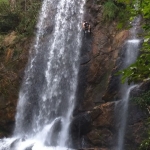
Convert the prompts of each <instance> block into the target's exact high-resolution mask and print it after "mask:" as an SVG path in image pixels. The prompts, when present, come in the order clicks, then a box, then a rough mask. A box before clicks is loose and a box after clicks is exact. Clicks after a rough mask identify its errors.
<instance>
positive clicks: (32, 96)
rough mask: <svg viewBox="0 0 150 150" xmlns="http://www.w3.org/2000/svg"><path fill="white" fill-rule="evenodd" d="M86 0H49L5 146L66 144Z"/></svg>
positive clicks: (35, 149)
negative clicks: (11, 129) (12, 126)
mask: <svg viewBox="0 0 150 150" xmlns="http://www.w3.org/2000/svg"><path fill="white" fill-rule="evenodd" d="M84 3H85V0H44V1H43V5H42V10H41V13H40V17H39V22H38V25H37V34H36V39H35V42H34V46H33V50H32V51H31V52H30V59H29V62H28V66H27V68H26V70H25V78H24V81H23V84H22V87H21V90H20V94H19V102H18V106H17V114H16V125H15V130H14V134H13V137H12V138H8V139H2V140H1V141H0V150H12V149H13V150H27V149H28V148H30V149H32V150H45V149H46V150H50V149H53V147H55V149H60V150H63V149H67V148H63V147H69V146H70V145H71V141H69V138H68V137H69V135H68V129H69V124H70V122H71V116H72V111H73V108H74V103H75V99H76V96H75V94H76V87H77V76H78V68H79V54H80V47H81V42H82V37H81V23H82V18H83V7H84Z"/></svg>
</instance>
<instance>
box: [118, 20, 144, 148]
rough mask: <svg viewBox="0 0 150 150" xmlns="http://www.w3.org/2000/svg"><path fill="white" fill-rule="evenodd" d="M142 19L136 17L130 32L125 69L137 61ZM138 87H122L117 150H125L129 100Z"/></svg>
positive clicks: (124, 85) (123, 85) (126, 85)
mask: <svg viewBox="0 0 150 150" xmlns="http://www.w3.org/2000/svg"><path fill="white" fill-rule="evenodd" d="M140 20H141V18H140V17H136V18H135V20H134V22H133V23H132V25H133V27H132V29H131V30H130V34H131V39H129V40H127V41H126V44H125V45H126V51H125V58H124V60H123V61H124V63H123V68H126V67H128V66H129V65H131V64H132V63H134V62H135V61H136V59H137V56H138V54H139V49H140V43H141V39H138V38H137V33H138V28H139V25H140ZM136 86H137V85H128V83H125V84H122V85H121V95H122V99H121V101H120V102H119V103H118V104H119V105H120V106H121V110H120V112H121V114H120V116H119V117H118V118H119V120H120V124H119V131H118V141H117V142H118V143H117V148H116V150H123V149H124V137H125V129H126V124H127V117H128V107H129V98H130V91H131V90H132V89H133V88H135V87H136Z"/></svg>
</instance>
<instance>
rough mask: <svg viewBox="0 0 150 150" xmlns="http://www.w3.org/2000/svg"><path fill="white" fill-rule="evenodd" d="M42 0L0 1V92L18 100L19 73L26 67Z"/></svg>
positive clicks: (7, 97) (6, 97) (6, 96)
mask: <svg viewBox="0 0 150 150" xmlns="http://www.w3.org/2000/svg"><path fill="white" fill-rule="evenodd" d="M40 6H41V0H29V1H24V0H14V1H9V0H0V62H1V63H0V72H1V73H0V95H1V96H3V97H4V98H5V100H9V99H10V97H11V98H12V97H13V98H14V99H16V100H17V94H18V92H17V91H18V89H19V72H20V71H21V69H22V68H24V67H25V63H26V61H27V51H28V49H29V44H30V40H31V39H30V38H32V37H33V34H34V29H35V25H36V22H37V16H38V12H39V10H40Z"/></svg>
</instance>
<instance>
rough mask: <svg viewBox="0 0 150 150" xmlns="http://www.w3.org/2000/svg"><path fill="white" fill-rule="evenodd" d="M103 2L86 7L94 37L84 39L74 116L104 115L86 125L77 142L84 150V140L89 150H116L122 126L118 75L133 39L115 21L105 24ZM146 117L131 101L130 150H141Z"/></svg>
mask: <svg viewBox="0 0 150 150" xmlns="http://www.w3.org/2000/svg"><path fill="white" fill-rule="evenodd" d="M101 2H102V1H99V2H98V1H97V3H96V2H93V1H91V0H89V1H87V4H86V8H87V11H86V13H85V20H87V21H88V22H89V23H90V24H91V27H92V34H91V35H90V36H89V37H88V38H87V39H86V38H85V37H83V45H82V49H81V64H80V71H79V88H78V89H80V90H78V92H77V93H78V97H77V105H76V110H75V113H74V117H76V115H77V116H80V114H82V113H81V112H84V113H87V112H88V111H90V112H92V111H93V110H94V109H99V110H100V112H101V113H100V114H99V115H98V116H97V117H96V118H95V119H90V122H88V123H89V124H90V126H89V127H88V126H86V125H84V126H86V127H87V130H86V131H87V132H84V133H83V134H80V137H79V140H78V142H76V143H77V145H79V147H80V146H81V145H82V139H84V144H85V145H82V147H85V149H86V148H87V147H91V148H93V147H98V149H105V148H106V149H108V150H116V148H115V147H116V144H117V134H118V133H117V132H118V128H119V124H120V120H118V116H119V113H120V111H121V106H120V105H116V103H118V104H119V103H120V97H121V93H119V89H120V77H119V76H116V75H115V74H116V73H117V72H118V70H119V69H120V68H121V67H122V65H123V59H124V52H125V49H126V45H125V41H126V39H128V38H129V31H128V30H122V31H117V30H116V25H117V23H116V22H115V21H113V22H111V23H109V24H106V23H104V22H103V20H102V6H101V5H99V4H100V3H101ZM87 45H88V46H87ZM89 47H90V49H89ZM141 89H142V88H141ZM145 118H147V115H146V114H145V112H143V111H142V110H141V108H139V107H138V106H137V105H135V104H134V103H133V102H130V108H129V116H128V124H127V129H126V135H125V148H126V150H131V149H134V150H135V149H137V147H138V146H139V144H140V142H141V141H142V139H143V132H144V131H146V128H145V127H144V121H145ZM77 124H78V123H77ZM78 130H80V128H79V129H78ZM130 147H131V149H130ZM93 149H94V148H93Z"/></svg>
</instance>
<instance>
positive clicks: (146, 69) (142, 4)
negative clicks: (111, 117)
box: [119, 0, 150, 84]
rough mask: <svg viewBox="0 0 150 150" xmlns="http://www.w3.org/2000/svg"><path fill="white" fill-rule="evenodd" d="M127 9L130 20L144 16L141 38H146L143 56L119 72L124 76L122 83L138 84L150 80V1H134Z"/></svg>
mask: <svg viewBox="0 0 150 150" xmlns="http://www.w3.org/2000/svg"><path fill="white" fill-rule="evenodd" d="M120 1H121V0H120ZM127 9H128V11H130V12H131V13H130V18H129V20H132V19H133V18H134V17H135V16H137V15H141V16H142V18H143V20H142V23H141V24H142V27H143V33H142V35H139V37H143V38H144V42H143V45H142V48H141V52H140V53H141V55H140V56H139V57H138V59H137V61H136V62H135V63H134V64H131V65H130V66H129V67H128V68H126V69H124V70H122V71H120V72H119V74H121V75H122V82H123V83H124V82H125V81H126V80H128V83H129V84H130V83H131V82H135V83H138V82H142V81H145V80H149V79H150V3H149V0H139V1H133V2H131V3H130V5H129V7H128V8H127Z"/></svg>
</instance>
